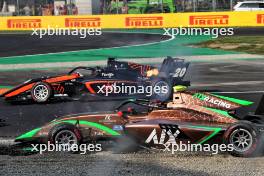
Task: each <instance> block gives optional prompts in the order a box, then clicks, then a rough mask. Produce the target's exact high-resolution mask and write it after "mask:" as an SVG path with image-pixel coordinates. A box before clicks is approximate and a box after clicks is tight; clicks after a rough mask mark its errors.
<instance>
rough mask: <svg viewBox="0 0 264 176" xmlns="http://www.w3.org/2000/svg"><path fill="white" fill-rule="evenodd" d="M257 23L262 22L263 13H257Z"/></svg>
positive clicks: (263, 20)
mask: <svg viewBox="0 0 264 176" xmlns="http://www.w3.org/2000/svg"><path fill="white" fill-rule="evenodd" d="M257 24H264V14H257Z"/></svg>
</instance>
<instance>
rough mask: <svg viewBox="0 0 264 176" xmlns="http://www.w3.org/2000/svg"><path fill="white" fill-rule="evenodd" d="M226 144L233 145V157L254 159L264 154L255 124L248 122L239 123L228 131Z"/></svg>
mask: <svg viewBox="0 0 264 176" xmlns="http://www.w3.org/2000/svg"><path fill="white" fill-rule="evenodd" d="M224 136H225V137H224V138H225V141H226V144H232V145H233V146H232V148H233V150H232V151H231V152H230V153H231V154H232V155H233V156H238V157H254V156H257V155H260V154H261V153H262V151H261V146H262V143H263V141H262V140H261V136H260V133H259V132H258V131H257V130H256V129H255V127H254V124H253V123H251V122H247V121H242V122H238V123H236V124H234V125H232V126H231V127H229V128H228V129H227V131H226V132H225V134H224Z"/></svg>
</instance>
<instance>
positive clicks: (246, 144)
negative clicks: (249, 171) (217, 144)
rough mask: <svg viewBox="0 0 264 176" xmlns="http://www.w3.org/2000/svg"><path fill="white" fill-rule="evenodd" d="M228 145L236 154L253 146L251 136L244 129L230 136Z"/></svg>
mask: <svg viewBox="0 0 264 176" xmlns="http://www.w3.org/2000/svg"><path fill="white" fill-rule="evenodd" d="M230 143H231V144H233V148H234V150H235V151H237V152H245V151H247V150H249V149H250V148H251V146H252V144H253V137H252V134H251V133H250V132H249V131H248V130H246V129H237V130H235V131H233V133H232V134H231V135H230Z"/></svg>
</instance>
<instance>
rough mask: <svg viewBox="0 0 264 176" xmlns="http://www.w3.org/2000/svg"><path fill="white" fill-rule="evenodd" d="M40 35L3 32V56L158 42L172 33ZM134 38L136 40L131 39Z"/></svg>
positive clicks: (1, 50)
mask: <svg viewBox="0 0 264 176" xmlns="http://www.w3.org/2000/svg"><path fill="white" fill-rule="evenodd" d="M80 37H82V36H81V35H69V36H59V35H58V36H43V38H41V39H40V38H39V36H36V35H31V34H0V41H1V42H0V57H10V56H21V55H34V54H45V53H54V52H66V51H77V50H87V49H97V48H110V47H120V46H130V45H139V44H145V43H152V42H159V41H162V40H167V39H169V38H170V37H168V36H163V35H160V34H146V33H122V32H102V35H89V36H88V35H87V37H86V38H80ZM131 39H133V40H131Z"/></svg>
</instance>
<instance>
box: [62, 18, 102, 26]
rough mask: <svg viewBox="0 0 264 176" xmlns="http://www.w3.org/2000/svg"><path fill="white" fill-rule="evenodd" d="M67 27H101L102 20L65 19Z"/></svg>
mask: <svg viewBox="0 0 264 176" xmlns="http://www.w3.org/2000/svg"><path fill="white" fill-rule="evenodd" d="M65 27H82V28H86V27H101V19H100V18H65Z"/></svg>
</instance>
